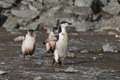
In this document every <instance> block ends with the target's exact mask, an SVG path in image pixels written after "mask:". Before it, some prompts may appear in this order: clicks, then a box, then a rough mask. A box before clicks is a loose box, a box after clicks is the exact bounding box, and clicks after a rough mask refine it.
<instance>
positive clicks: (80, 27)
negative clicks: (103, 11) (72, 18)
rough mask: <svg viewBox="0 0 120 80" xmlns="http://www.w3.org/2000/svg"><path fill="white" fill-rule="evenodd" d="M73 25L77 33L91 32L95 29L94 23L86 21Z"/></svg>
mask: <svg viewBox="0 0 120 80" xmlns="http://www.w3.org/2000/svg"><path fill="white" fill-rule="evenodd" d="M72 25H73V26H74V27H75V29H76V31H87V30H91V29H93V28H94V24H93V23H91V22H86V21H83V22H74V23H73V24H72Z"/></svg>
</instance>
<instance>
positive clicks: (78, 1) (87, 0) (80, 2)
mask: <svg viewBox="0 0 120 80" xmlns="http://www.w3.org/2000/svg"><path fill="white" fill-rule="evenodd" d="M92 1H93V0H75V6H79V7H85V6H86V7H89V6H90V5H91V3H92Z"/></svg>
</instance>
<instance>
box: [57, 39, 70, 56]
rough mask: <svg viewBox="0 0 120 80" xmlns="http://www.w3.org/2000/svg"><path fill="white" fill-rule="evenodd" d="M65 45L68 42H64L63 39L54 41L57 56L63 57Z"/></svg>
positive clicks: (65, 50) (65, 49)
mask: <svg viewBox="0 0 120 80" xmlns="http://www.w3.org/2000/svg"><path fill="white" fill-rule="evenodd" d="M67 45H68V42H67V41H66V42H64V41H58V42H57V43H56V49H57V50H58V56H59V57H65V56H66V52H67Z"/></svg>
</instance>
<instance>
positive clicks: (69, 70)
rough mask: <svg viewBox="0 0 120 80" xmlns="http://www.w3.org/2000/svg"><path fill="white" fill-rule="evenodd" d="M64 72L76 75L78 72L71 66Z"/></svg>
mask: <svg viewBox="0 0 120 80" xmlns="http://www.w3.org/2000/svg"><path fill="white" fill-rule="evenodd" d="M65 72H69V73H76V72H78V70H75V69H74V68H73V67H72V66H70V67H69V68H68V69H67V70H65Z"/></svg>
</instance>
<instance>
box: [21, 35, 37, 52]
mask: <svg viewBox="0 0 120 80" xmlns="http://www.w3.org/2000/svg"><path fill="white" fill-rule="evenodd" d="M34 47H35V39H34V38H33V37H30V36H28V35H26V39H25V40H24V41H23V43H22V52H23V53H30V52H32V51H33V49H34Z"/></svg>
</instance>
